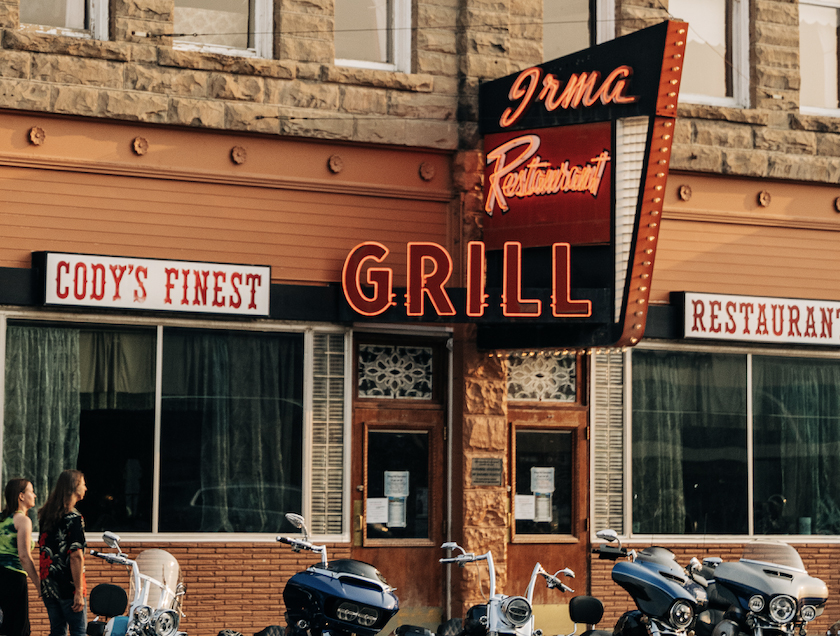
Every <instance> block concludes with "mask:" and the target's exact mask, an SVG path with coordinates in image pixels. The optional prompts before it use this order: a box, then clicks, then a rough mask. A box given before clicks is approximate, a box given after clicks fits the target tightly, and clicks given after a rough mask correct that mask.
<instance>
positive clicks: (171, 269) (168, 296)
mask: <svg viewBox="0 0 840 636" xmlns="http://www.w3.org/2000/svg"><path fill="white" fill-rule="evenodd" d="M163 273H164V274H166V284H165V285H164V287H165V288H166V296H165V297H164V299H163V304H164V305H171V304H172V295H171V294H172V290H173V289H174V288H175V283H173V282H172V276H173V275H174V276H175V280H178V269H177V268H176V267H167V268H166V269H164V270H163Z"/></svg>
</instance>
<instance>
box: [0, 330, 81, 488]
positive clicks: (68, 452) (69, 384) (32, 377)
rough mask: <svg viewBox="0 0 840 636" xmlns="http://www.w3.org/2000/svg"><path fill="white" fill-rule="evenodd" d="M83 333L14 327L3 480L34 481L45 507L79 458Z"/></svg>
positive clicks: (8, 337) (9, 356) (10, 341)
mask: <svg viewBox="0 0 840 636" xmlns="http://www.w3.org/2000/svg"><path fill="white" fill-rule="evenodd" d="M80 413H81V407H80V405H79V330H78V329H66V328H53V327H30V326H16V325H10V326H9V327H8V329H7V335H6V405H5V419H4V428H3V480H4V482H5V480H8V479H10V478H12V477H16V476H18V477H20V476H22V477H25V478H26V479H29V480H30V481H32V484H33V486H34V487H35V492H36V494H37V495H38V501H39V502H40V503H43V502H44V501H45V500H46V498H47V494H48V493H49V490H50V489H51V488H52V486H53V485H54V483H55V480H56V479H57V477H58V475H59V473H61V471H62V470H64V469H66V468H76V463H77V460H78V455H79V417H80Z"/></svg>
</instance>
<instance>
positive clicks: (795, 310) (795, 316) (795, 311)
mask: <svg viewBox="0 0 840 636" xmlns="http://www.w3.org/2000/svg"><path fill="white" fill-rule="evenodd" d="M788 314H789V316H790V318H788V320H789V321H790V329H789V330H788V335H789V336H801V335H802V332H801V331H799V307H797V306H796V305H788ZM794 329H796V333H794V331H793V330H794Z"/></svg>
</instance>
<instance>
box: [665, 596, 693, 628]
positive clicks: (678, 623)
mask: <svg viewBox="0 0 840 636" xmlns="http://www.w3.org/2000/svg"><path fill="white" fill-rule="evenodd" d="M670 616H671V625H673V626H674V627H676V628H677V629H686V628H687V627H688V626H689V625H691V621H693V620H694V607H692V605H691V603H689V602H688V601H684V600H678V601H675V602H674V604H673V605H672V606H671V612H670Z"/></svg>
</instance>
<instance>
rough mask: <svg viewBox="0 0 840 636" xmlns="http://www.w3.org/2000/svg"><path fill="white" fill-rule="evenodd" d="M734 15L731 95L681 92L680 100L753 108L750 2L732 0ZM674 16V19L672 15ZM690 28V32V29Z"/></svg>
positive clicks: (732, 25) (731, 17) (732, 17)
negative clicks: (751, 106)
mask: <svg viewBox="0 0 840 636" xmlns="http://www.w3.org/2000/svg"><path fill="white" fill-rule="evenodd" d="M729 1H730V2H731V3H732V5H731V10H732V14H731V16H729V22H730V29H731V33H730V34H729V37H731V42H732V96H731V97H714V96H711V95H703V94H701V93H685V92H682V91H681V92H680V96H679V98H680V101H681V102H685V103H689V104H701V105H706V106H723V107H728V108H749V105H750V31H749V28H750V27H749V24H750V6H749V0H729ZM669 15H670V16H671V17H677V18H678V17H679V16H674V15H673V14H671V13H670V11H669ZM691 28H692V27H691V25H689V29H691Z"/></svg>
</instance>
